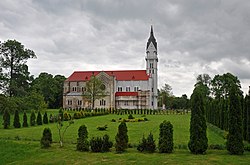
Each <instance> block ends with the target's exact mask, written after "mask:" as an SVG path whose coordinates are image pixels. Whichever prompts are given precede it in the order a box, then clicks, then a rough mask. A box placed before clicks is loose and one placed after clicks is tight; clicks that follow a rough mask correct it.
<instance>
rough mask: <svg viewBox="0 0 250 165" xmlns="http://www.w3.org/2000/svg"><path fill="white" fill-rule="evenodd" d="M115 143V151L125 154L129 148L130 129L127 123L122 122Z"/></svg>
mask: <svg viewBox="0 0 250 165" xmlns="http://www.w3.org/2000/svg"><path fill="white" fill-rule="evenodd" d="M115 141H116V143H115V149H116V151H117V152H124V151H125V150H126V149H127V148H128V129H127V125H126V123H125V122H121V124H120V125H119V127H118V133H117V134H116V137H115Z"/></svg>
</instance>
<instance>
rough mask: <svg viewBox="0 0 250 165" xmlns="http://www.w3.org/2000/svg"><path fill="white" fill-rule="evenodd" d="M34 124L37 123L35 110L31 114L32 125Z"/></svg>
mask: <svg viewBox="0 0 250 165" xmlns="http://www.w3.org/2000/svg"><path fill="white" fill-rule="evenodd" d="M34 125H36V114H35V112H34V111H32V112H31V115H30V126H34Z"/></svg>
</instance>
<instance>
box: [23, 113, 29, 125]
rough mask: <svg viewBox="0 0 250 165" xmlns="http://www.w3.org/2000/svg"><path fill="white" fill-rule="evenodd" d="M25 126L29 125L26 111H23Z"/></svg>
mask: <svg viewBox="0 0 250 165" xmlns="http://www.w3.org/2000/svg"><path fill="white" fill-rule="evenodd" d="M23 127H28V122H27V114H26V112H24V113H23Z"/></svg>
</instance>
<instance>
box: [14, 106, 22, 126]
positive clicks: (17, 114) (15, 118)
mask: <svg viewBox="0 0 250 165" xmlns="http://www.w3.org/2000/svg"><path fill="white" fill-rule="evenodd" d="M13 125H14V127H15V128H20V127H21V124H20V120H19V113H18V110H15V115H14V123H13Z"/></svg>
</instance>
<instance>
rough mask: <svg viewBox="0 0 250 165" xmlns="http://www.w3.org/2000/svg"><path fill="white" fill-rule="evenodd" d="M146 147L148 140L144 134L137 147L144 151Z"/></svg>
mask: <svg viewBox="0 0 250 165" xmlns="http://www.w3.org/2000/svg"><path fill="white" fill-rule="evenodd" d="M146 147H147V140H146V138H145V136H144V135H143V136H142V140H141V142H140V143H139V145H138V147H137V150H138V151H140V152H143V151H145V149H146Z"/></svg>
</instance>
